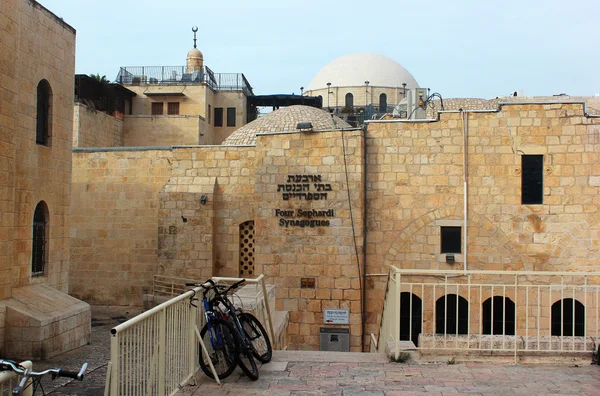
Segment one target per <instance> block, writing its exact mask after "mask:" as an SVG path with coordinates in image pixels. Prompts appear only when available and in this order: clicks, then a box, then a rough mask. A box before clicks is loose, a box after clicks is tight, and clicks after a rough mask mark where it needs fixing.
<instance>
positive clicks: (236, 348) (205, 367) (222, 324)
mask: <svg viewBox="0 0 600 396" xmlns="http://www.w3.org/2000/svg"><path fill="white" fill-rule="evenodd" d="M211 323H212V325H213V326H217V327H219V328H222V329H227V332H228V333H229V334H230V337H228V336H227V335H225V337H227V338H229V341H230V343H229V345H228V346H229V348H232V347H233V350H232V353H228V352H224V353H223V360H224V361H225V362H226V364H227V369H226V370H225V371H222V372H219V371H217V376H218V377H219V379H225V378H227V377H229V376H230V375H231V373H233V370H235V367H236V366H237V365H238V355H239V353H240V343H239V341H238V339H237V337H236V336H237V334H236V331H235V330H234V328H233V325H232V324H231V323H230V322H229V321H226V320H223V319H218V318H216V319H212V321H211ZM207 332H208V323H207V324H205V325H204V326H203V327H202V330H201V331H200V337H201V338H202V340H203V341H204V345H205V346H206V348H207V349H208V350H209V352H210V351H211V350H212V349H213V348H212V344H211V342H210V338H207V339H206V340H205V339H204V336H205V335H206V334H207ZM207 341H208V342H207ZM228 346H227V345H224V346H223V347H222V348H227V347H228ZM198 347H199V348H200V351H199V352H200V355H199V358H198V360H199V363H200V368H201V369H202V371H204V374H206V375H207V376H208V377H209V378H212V379H215V377H214V375H213V373H212V371H211V370H210V365H209V364H208V363H207V362H205V361H204V358H205V356H204V352H203V351H202V347H201V346H200V345H198ZM226 355H230V356H229V357H230V359H229V360H228V359H226ZM214 364H215V361H213V365H214ZM216 370H217V367H215V371H216Z"/></svg>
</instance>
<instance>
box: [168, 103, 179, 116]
mask: <svg viewBox="0 0 600 396" xmlns="http://www.w3.org/2000/svg"><path fill="white" fill-rule="evenodd" d="M167 114H168V115H178V114H179V102H169V104H168V105H167Z"/></svg>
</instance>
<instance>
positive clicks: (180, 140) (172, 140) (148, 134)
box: [123, 115, 212, 147]
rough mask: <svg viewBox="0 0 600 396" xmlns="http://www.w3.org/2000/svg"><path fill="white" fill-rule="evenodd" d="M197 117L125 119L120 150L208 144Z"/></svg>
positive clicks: (203, 121)
mask: <svg viewBox="0 0 600 396" xmlns="http://www.w3.org/2000/svg"><path fill="white" fill-rule="evenodd" d="M211 143H212V140H211V137H210V136H208V135H207V125H206V122H205V120H204V119H203V118H202V117H200V116H191V115H178V116H135V115H134V116H125V121H124V130H123V146H124V147H149V146H172V145H198V144H211Z"/></svg>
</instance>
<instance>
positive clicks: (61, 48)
mask: <svg viewBox="0 0 600 396" xmlns="http://www.w3.org/2000/svg"><path fill="white" fill-rule="evenodd" d="M0 22H1V23H0V26H1V33H2V43H1V44H0V46H1V49H2V50H1V55H0V59H2V70H1V71H0V78H1V81H0V86H1V88H0V89H1V91H2V95H1V99H0V100H1V106H0V124H1V128H0V139H1V140H2V150H1V152H0V158H1V159H2V165H1V167H2V178H1V181H0V188H1V191H2V201H1V202H2V212H1V213H2V216H1V225H0V227H1V228H0V229H1V230H2V232H1V236H0V246H1V248H0V262H1V263H2V264H1V269H0V275H1V276H0V352H1V353H2V354H3V355H4V356H8V357H15V358H45V357H50V356H53V355H55V354H58V353H60V352H64V351H67V350H69V349H73V348H75V347H78V346H80V345H84V344H86V343H87V342H88V341H89V334H90V309H89V306H88V305H87V304H85V303H83V302H81V301H78V300H76V299H74V298H72V297H69V296H68V295H67V294H66V293H67V292H68V289H69V223H70V221H69V215H70V204H71V148H72V147H71V146H72V128H73V102H72V97H73V76H74V69H75V30H74V29H73V28H72V27H71V26H69V25H68V24H66V23H65V22H64V21H63V20H62V19H60V18H58V17H56V16H55V15H54V14H52V13H51V12H50V11H48V10H47V9H45V8H44V7H43V6H41V5H40V4H39V3H37V2H35V1H30V0H8V1H3V2H2V3H1V4H0Z"/></svg>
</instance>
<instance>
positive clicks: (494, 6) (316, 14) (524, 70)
mask: <svg viewBox="0 0 600 396" xmlns="http://www.w3.org/2000/svg"><path fill="white" fill-rule="evenodd" d="M38 1H39V2H40V3H42V5H44V6H45V7H46V8H48V9H50V10H51V11H52V12H54V13H55V14H56V15H58V16H59V17H61V18H63V19H64V20H65V21H66V22H67V23H69V24H70V25H71V26H73V27H74V28H75V29H76V30H77V55H76V62H77V63H76V64H77V66H76V73H84V74H100V75H106V76H107V78H109V79H110V80H114V79H115V78H116V76H117V73H118V71H119V67H120V66H178V65H181V66H183V65H185V58H186V54H187V52H188V51H189V50H190V49H191V48H192V47H193V40H192V39H193V33H192V31H191V28H192V26H197V27H198V33H197V34H198V49H200V51H202V53H203V54H204V64H205V65H207V66H208V67H210V68H211V69H212V70H213V71H214V72H216V73H244V75H245V76H246V78H247V79H248V81H249V82H250V84H251V85H252V86H253V87H254V93H255V94H258V95H265V94H275V93H288V94H289V93H296V94H299V93H300V87H302V86H304V87H306V86H307V85H308V84H309V83H310V81H311V79H312V78H313V76H314V75H315V74H316V73H317V72H318V71H319V70H321V69H322V68H323V67H324V66H325V65H326V64H327V63H329V62H331V61H333V60H334V59H336V58H338V57H340V56H342V55H345V54H349V53H354V52H374V53H378V54H381V55H384V56H387V57H389V58H391V59H393V60H395V61H396V62H398V63H400V64H401V65H402V66H404V68H406V69H407V70H408V71H410V72H411V74H412V75H413V76H414V77H415V79H416V80H417V82H418V83H419V85H420V86H421V87H425V88H430V89H431V92H438V93H440V94H441V95H442V96H443V97H445V98H452V97H480V98H485V99H491V98H495V97H497V96H503V95H508V94H510V93H511V92H513V91H516V90H522V91H523V92H524V94H525V95H527V96H546V95H553V94H559V93H566V94H569V95H573V96H576V95H585V96H590V95H594V94H595V93H600V66H599V65H600V51H598V43H600V23H599V22H598V15H600V0H577V1H568V0H518V1H516V0H497V1H492V0H455V1H447V0H446V1H441V0H428V1H411V2H407V1H398V0H394V1H392V0H373V1H356V0H343V1H342V0H254V1H251V0H220V1H219V0H216V1H202V0H194V1H192V0H179V1H167V0H138V1H131V0H120V1H116V0H103V1H98V0H94V1H90V0H38Z"/></svg>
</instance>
